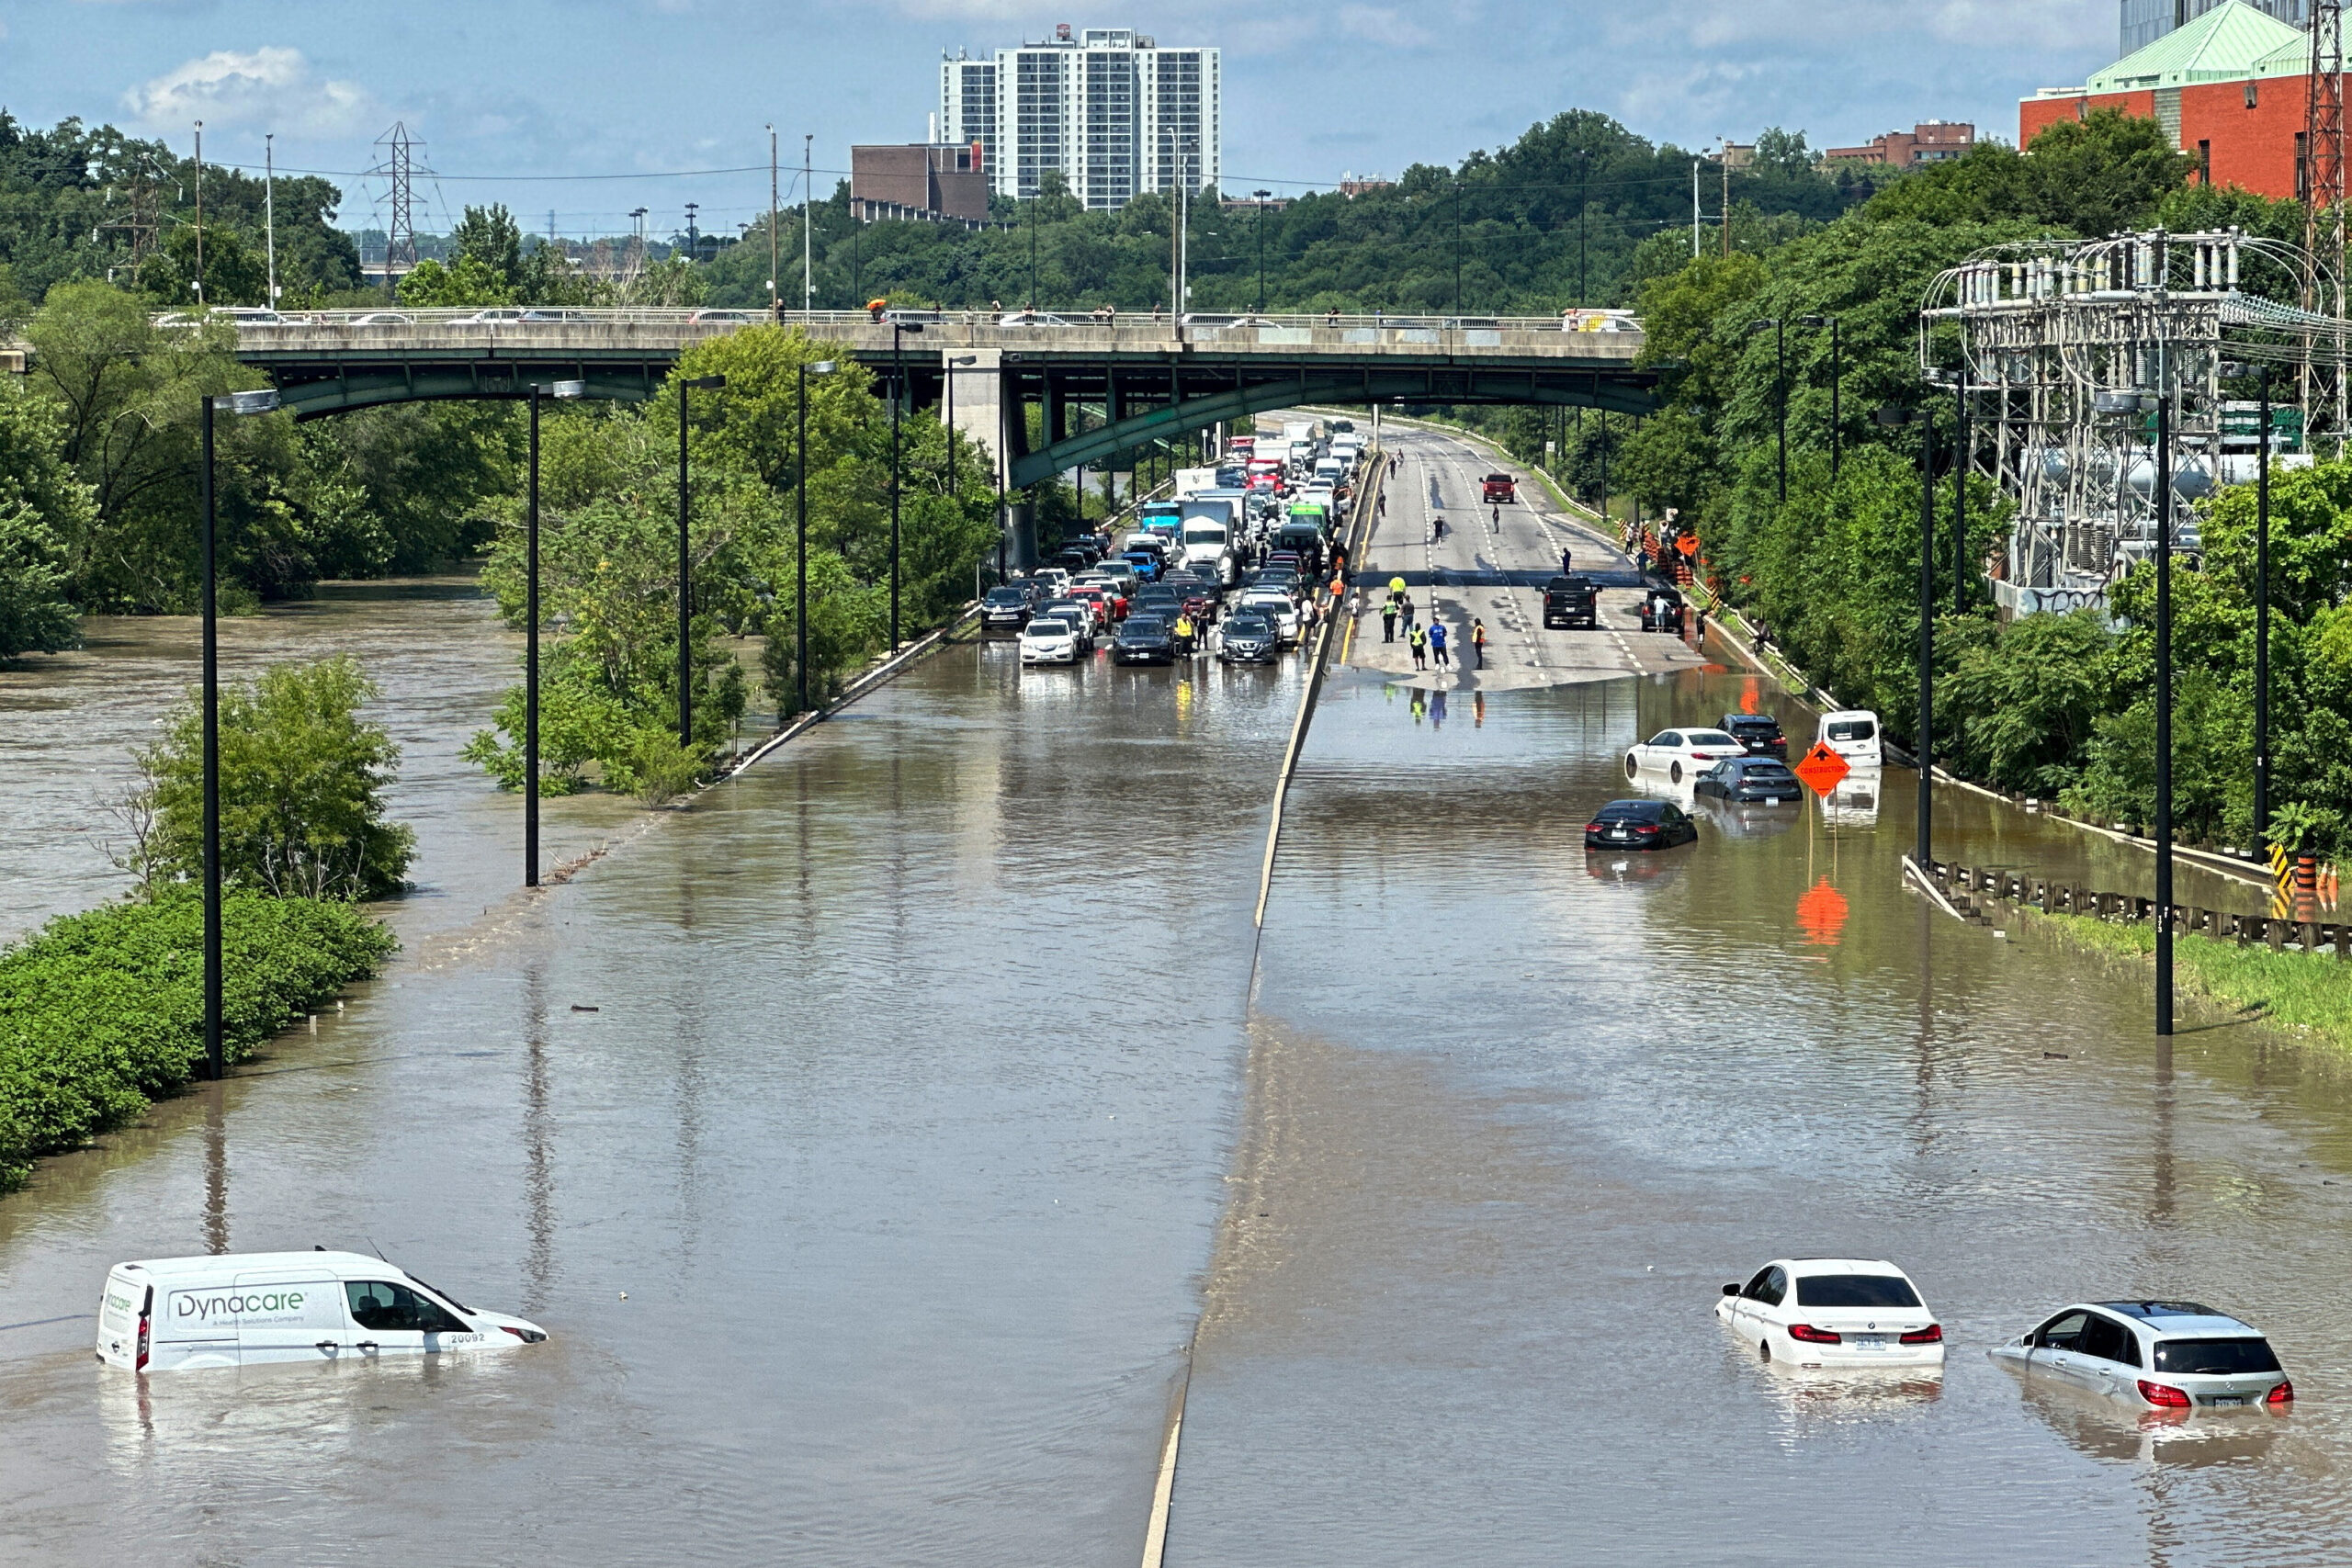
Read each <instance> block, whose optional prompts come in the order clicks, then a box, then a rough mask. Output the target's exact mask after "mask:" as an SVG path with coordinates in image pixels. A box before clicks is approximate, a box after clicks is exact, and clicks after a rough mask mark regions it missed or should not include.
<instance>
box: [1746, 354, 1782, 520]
mask: <svg viewBox="0 0 2352 1568" xmlns="http://www.w3.org/2000/svg"><path fill="white" fill-rule="evenodd" d="M1766 327H1770V328H1771V329H1772V389H1773V393H1772V397H1773V402H1774V403H1775V404H1776V405H1777V406H1776V412H1775V413H1774V420H1775V423H1777V425H1778V427H1779V430H1780V441H1781V459H1780V476H1781V479H1780V493H1781V500H1782V501H1783V502H1785V501H1787V500H1788V499H1789V332H1788V328H1787V326H1786V325H1784V324H1783V323H1782V321H1781V318H1780V317H1778V316H1768V317H1766V318H1765V319H1764V320H1763V321H1750V322H1748V323H1747V330H1748V331H1749V332H1750V333H1760V332H1762V331H1763V330H1764V329H1765V328H1766Z"/></svg>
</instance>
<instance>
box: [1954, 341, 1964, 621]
mask: <svg viewBox="0 0 2352 1568" xmlns="http://www.w3.org/2000/svg"><path fill="white" fill-rule="evenodd" d="M1951 392H1952V413H1953V424H1952V435H1951V610H1952V614H1953V615H1966V614H1968V368H1967V367H1966V366H1964V365H1963V366H1962V367H1961V369H1960V371H1959V374H1958V378H1957V379H1955V380H1954V381H1953V382H1952V388H1951Z"/></svg>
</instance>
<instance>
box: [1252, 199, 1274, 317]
mask: <svg viewBox="0 0 2352 1568" xmlns="http://www.w3.org/2000/svg"><path fill="white" fill-rule="evenodd" d="M1273 194H1274V193H1273V192H1272V191H1270V190H1254V191H1251V192H1250V195H1251V196H1252V197H1255V198H1256V199H1257V202H1258V314H1260V315H1261V316H1262V315H1264V314H1265V313H1266V203H1267V201H1268V200H1269V199H1271V198H1272V196H1273Z"/></svg>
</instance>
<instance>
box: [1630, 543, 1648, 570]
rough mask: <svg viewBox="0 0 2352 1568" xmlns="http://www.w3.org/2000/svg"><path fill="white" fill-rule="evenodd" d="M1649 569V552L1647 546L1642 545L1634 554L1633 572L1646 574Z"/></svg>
mask: <svg viewBox="0 0 2352 1568" xmlns="http://www.w3.org/2000/svg"><path fill="white" fill-rule="evenodd" d="M1649 569H1650V550H1649V547H1648V546H1647V545H1644V546H1642V547H1640V548H1638V549H1636V550H1634V570H1635V571H1639V572H1646V571H1648V570H1649Z"/></svg>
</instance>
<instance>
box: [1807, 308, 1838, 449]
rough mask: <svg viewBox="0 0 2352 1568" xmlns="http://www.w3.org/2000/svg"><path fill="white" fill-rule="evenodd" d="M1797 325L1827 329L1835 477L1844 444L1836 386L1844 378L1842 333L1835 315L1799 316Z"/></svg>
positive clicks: (1830, 417) (1831, 447) (1816, 329)
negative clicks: (1841, 361)
mask: <svg viewBox="0 0 2352 1568" xmlns="http://www.w3.org/2000/svg"><path fill="white" fill-rule="evenodd" d="M1797 325H1799V326H1801V327H1803V328H1804V329H1805V330H1806V331H1808V332H1816V333H1817V332H1819V331H1820V330H1821V329H1822V328H1823V327H1825V326H1826V327H1827V328H1828V329H1829V477H1830V478H1831V479H1836V478H1837V477H1838V467H1839V465H1840V461H1841V459H1842V458H1843V457H1844V455H1845V445H1846V437H1845V426H1844V422H1843V420H1842V418H1841V417H1840V411H1839V409H1838V386H1839V384H1840V383H1841V382H1842V381H1843V380H1844V367H1843V366H1842V365H1841V364H1840V363H1839V355H1840V344H1839V341H1838V340H1839V338H1840V337H1841V336H1842V334H1841V333H1839V331H1838V318H1837V317H1835V316H1799V317H1798V318H1797Z"/></svg>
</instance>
